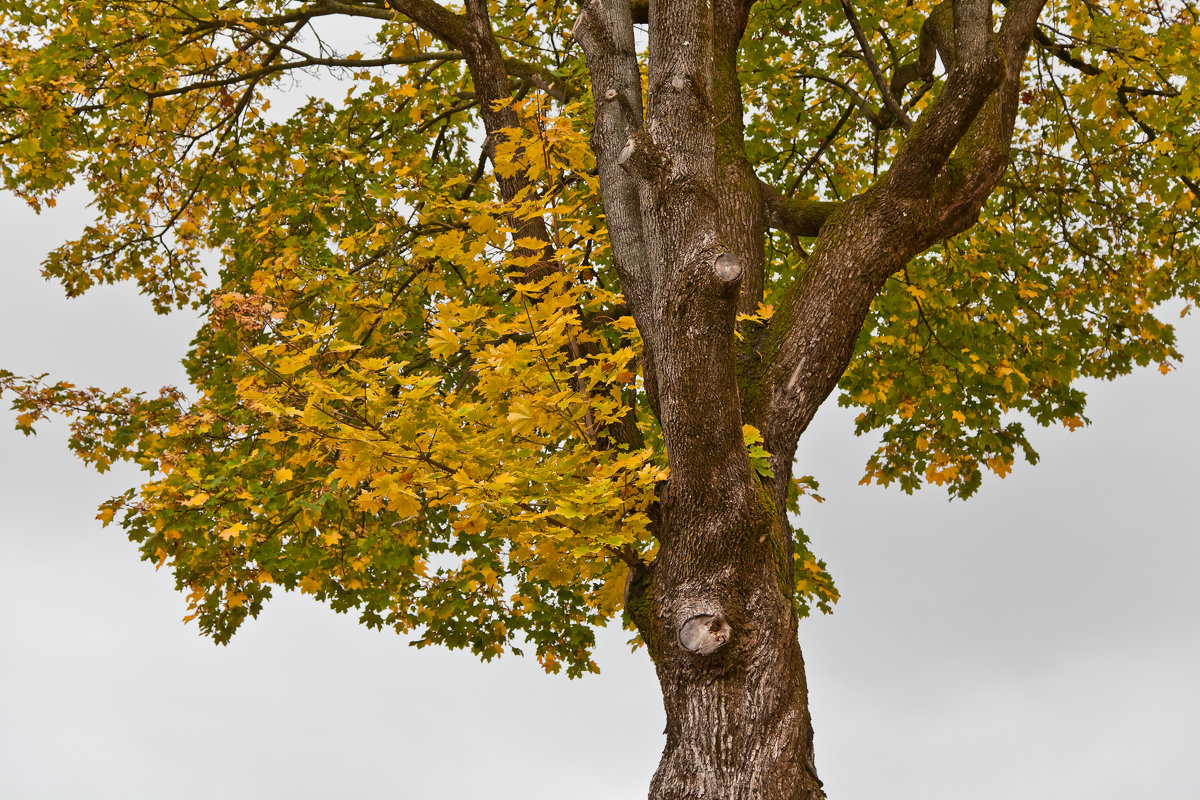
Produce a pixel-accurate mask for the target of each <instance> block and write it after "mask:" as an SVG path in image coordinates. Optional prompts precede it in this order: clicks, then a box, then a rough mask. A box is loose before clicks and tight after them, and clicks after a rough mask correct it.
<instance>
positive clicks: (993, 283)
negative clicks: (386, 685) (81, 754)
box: [0, 0, 1200, 798]
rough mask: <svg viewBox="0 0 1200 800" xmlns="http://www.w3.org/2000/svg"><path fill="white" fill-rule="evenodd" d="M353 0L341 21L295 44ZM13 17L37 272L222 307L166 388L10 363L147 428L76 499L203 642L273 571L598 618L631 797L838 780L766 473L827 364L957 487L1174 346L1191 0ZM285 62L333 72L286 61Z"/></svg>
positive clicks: (391, 601) (404, 594)
mask: <svg viewBox="0 0 1200 800" xmlns="http://www.w3.org/2000/svg"><path fill="white" fill-rule="evenodd" d="M1039 17H1042V21H1041V22H1038V20H1039ZM350 18H353V19H354V20H358V21H361V22H362V23H363V25H366V24H368V23H369V25H370V27H369V29H368V28H365V27H364V28H360V29H358V30H362V31H363V38H362V41H363V43H364V47H366V46H367V44H366V43H367V42H370V51H369V52H361V51H355V52H351V53H344V52H339V51H336V50H335V49H333V48H331V47H329V46H328V45H327V44H326V42H325V38H323V37H324V36H326V35H327V33H328V31H329V30H330V26H336V25H337V24H339V23H340V22H341V21H344V20H346V19H350ZM0 20H2V30H3V32H4V33H3V37H2V38H0V63H2V64H3V67H0V69H2V70H3V86H4V88H3V94H2V95H0V108H3V109H4V111H5V114H4V115H3V121H2V122H0V126H2V127H0V147H2V148H3V162H2V163H0V169H2V170H3V172H2V173H0V174H3V178H4V184H5V187H6V188H7V189H9V190H11V191H13V192H15V193H17V194H18V195H19V196H21V197H23V198H24V199H26V200H27V201H29V202H30V203H31V204H34V205H35V207H36V206H37V205H38V204H40V203H49V204H52V203H53V201H54V196H55V194H56V193H57V192H59V191H60V190H61V189H62V188H64V187H65V186H66V185H68V184H70V183H72V182H73V181H75V180H77V179H82V180H83V181H85V182H86V184H87V187H88V189H89V190H90V192H91V193H92V194H93V196H94V198H95V208H96V211H97V219H96V222H95V223H94V224H93V225H91V226H89V227H88V228H87V229H86V230H85V231H84V233H83V235H82V236H80V237H79V238H78V239H75V240H73V241H70V242H68V243H66V244H64V245H63V246H62V247H61V248H60V249H58V250H56V251H55V252H53V253H51V255H50V256H49V257H48V258H47V260H46V263H45V271H46V273H47V274H48V275H50V276H52V277H55V278H57V279H59V280H60V281H62V283H63V284H64V286H65V287H66V288H67V290H68V292H69V293H72V294H77V293H80V292H83V291H86V290H87V289H88V288H89V287H90V286H92V285H95V284H96V283H99V282H110V281H118V280H133V281H136V282H137V283H138V284H139V285H140V286H141V287H142V289H143V291H144V293H145V294H147V296H148V297H149V298H150V300H151V302H152V303H154V304H155V307H156V308H158V309H160V310H163V311H166V310H169V309H171V308H174V307H185V306H193V307H197V308H201V309H203V310H204V311H205V313H206V324H205V325H204V327H202V328H201V330H200V331H199V332H198V334H197V337H196V339H195V340H194V343H193V347H192V350H191V351H190V352H189V353H188V355H187V357H186V361H185V363H186V364H187V367H188V371H189V375H190V377H191V381H192V387H191V388H190V389H187V390H181V389H176V388H167V389H164V390H163V391H162V392H161V393H160V396H158V397H145V396H140V395H136V394H134V393H132V392H129V391H126V390H121V391H116V392H104V391H101V390H97V389H82V388H79V387H76V386H74V385H72V384H70V383H68V382H65V381H60V382H56V383H50V382H46V381H44V380H43V378H40V377H34V378H20V377H17V376H15V375H12V374H11V373H0V390H2V391H5V392H8V393H10V394H11V396H12V398H13V403H14V406H15V407H16V408H17V409H18V411H19V412H20V414H21V415H20V416H19V417H18V426H19V427H20V428H21V429H23V430H25V431H27V432H31V431H32V430H33V426H34V425H35V424H36V423H37V421H38V420H39V419H41V418H42V417H44V416H46V415H47V414H50V413H53V412H59V413H64V414H67V415H69V416H71V417H72V418H73V421H72V427H73V436H72V441H71V446H72V448H73V449H74V450H75V451H76V452H77V453H78V454H79V455H80V456H81V457H82V458H83V459H84V460H85V461H87V462H88V463H91V464H93V465H95V466H96V467H97V468H99V469H101V470H103V469H105V468H106V467H107V466H108V465H109V464H111V463H112V462H113V461H114V460H118V459H129V460H133V461H135V462H137V463H138V464H140V465H141V466H143V467H144V468H145V469H146V470H147V472H148V473H149V474H150V477H149V480H148V482H147V483H145V484H143V485H142V486H141V487H138V488H137V489H132V490H130V491H128V492H127V493H125V494H124V495H122V496H119V497H116V498H113V499H112V500H111V501H109V502H108V503H106V504H105V505H104V506H103V507H102V509H101V511H100V515H99V517H100V519H101V520H102V521H103V522H104V523H105V524H108V523H109V522H111V521H113V520H115V519H118V518H119V520H120V524H121V525H122V526H123V527H124V528H125V530H126V532H127V533H128V535H129V536H130V537H131V538H132V539H133V540H134V541H136V542H138V543H139V544H140V546H141V549H142V553H143V556H144V557H145V558H147V559H149V560H152V561H154V562H155V563H156V564H158V565H159V566H162V565H166V564H169V565H170V567H171V569H172V570H173V571H174V574H175V576H176V580H177V583H178V585H179V587H180V588H181V589H183V590H184V591H186V592H188V597H189V601H190V603H191V605H192V609H193V612H194V614H193V616H194V617H195V618H196V619H197V620H198V621H199V625H200V627H201V629H202V630H203V631H205V632H206V633H208V634H210V635H212V636H213V637H214V639H216V640H217V641H218V642H224V641H227V640H228V638H229V637H230V636H231V635H232V633H233V632H234V630H235V629H236V628H237V626H238V625H239V624H240V623H241V622H242V621H244V619H245V618H246V617H247V616H254V615H256V614H257V613H258V612H259V610H260V609H261V608H262V606H263V603H264V602H265V600H266V599H267V598H269V597H270V595H271V592H272V590H273V587H282V588H283V589H285V590H292V589H298V590H300V591H302V592H307V593H311V594H313V595H315V596H316V597H317V598H318V599H321V600H324V601H326V602H328V603H329V604H330V605H331V606H332V607H333V608H334V609H335V610H338V611H347V610H349V609H355V610H356V612H357V613H358V614H359V615H360V618H361V620H362V621H363V622H364V623H365V624H367V625H369V626H372V627H382V626H389V627H392V628H395V629H396V630H398V631H401V632H406V633H409V634H410V635H411V636H413V640H414V643H416V644H417V645H419V646H423V645H428V644H444V645H447V646H450V647H469V648H470V649H471V650H473V651H474V652H475V653H477V654H479V655H480V656H481V657H482V658H485V659H490V658H492V657H494V656H496V655H499V654H501V653H503V652H506V651H512V652H516V653H520V652H522V650H524V649H529V650H531V651H532V652H533V653H534V654H535V655H536V657H537V658H538V659H539V661H540V662H541V663H542V664H543V665H544V666H545V668H546V669H547V670H549V671H558V670H560V669H565V670H566V671H567V672H568V674H571V675H577V674H581V673H583V672H585V671H589V670H595V668H596V667H595V664H594V663H593V662H592V660H591V658H590V655H589V650H590V646H591V644H592V642H593V637H592V627H593V626H595V625H597V624H601V623H603V622H605V621H607V620H609V619H611V618H613V617H615V616H617V615H624V618H625V619H626V621H627V622H628V624H629V625H631V626H632V627H633V628H634V629H636V632H637V635H638V638H639V639H640V641H641V642H642V643H644V645H645V647H646V650H647V651H648V653H649V656H650V658H651V659H652V661H653V662H654V665H655V668H656V670H657V673H658V676H659V680H660V684H661V686H662V689H663V697H664V705H665V708H666V713H667V746H666V750H665V752H664V754H663V759H662V762H661V764H660V767H659V770H658V773H657V774H656V776H655V778H654V782H653V784H652V787H651V796H652V797H655V798H660V797H662V798H665V797H681V796H699V795H700V794H705V795H717V796H729V797H754V796H771V797H797V798H800V797H803V798H811V797H821V796H823V793H822V791H821V788H820V781H819V780H818V779H817V775H816V770H815V766H814V764H813V760H812V730H811V724H810V722H809V718H808V705H807V689H806V686H805V681H804V674H803V661H802V658H801V653H800V649H799V646H798V643H797V638H796V631H797V626H798V624H799V620H800V619H802V618H803V617H804V616H806V615H807V614H808V613H809V612H810V611H811V610H812V609H814V608H816V609H820V610H823V611H828V610H829V608H830V606H831V605H832V603H834V602H835V601H836V600H837V592H836V589H835V588H834V585H833V582H832V580H831V579H830V577H829V575H828V573H827V571H826V569H825V565H824V563H823V562H821V561H820V560H819V559H818V558H817V557H816V556H815V555H814V554H813V553H812V552H810V550H809V548H808V540H807V538H806V537H805V536H804V534H803V532H802V531H801V530H800V529H799V528H795V527H793V522H792V519H791V518H790V517H789V516H788V512H789V511H790V512H796V511H797V510H798V509H799V507H800V504H801V503H802V502H804V498H805V497H809V498H812V496H813V490H814V489H815V488H816V487H815V484H814V482H813V481H811V479H807V478H799V479H796V478H793V476H792V467H791V465H792V461H793V457H794V454H795V452H796V447H797V443H798V441H799V440H800V437H801V435H802V434H803V432H804V430H805V428H806V427H807V425H808V424H809V422H810V421H811V419H812V417H813V415H814V414H815V413H816V410H817V408H818V407H819V406H820V405H821V404H822V403H823V402H824V401H825V399H826V398H827V397H828V396H829V395H830V394H831V393H833V391H834V390H835V388H837V387H838V386H840V387H841V390H842V394H841V397H840V401H841V402H844V403H847V404H853V405H857V406H860V407H861V408H862V412H861V413H860V414H859V416H858V422H857V425H858V431H859V432H860V433H866V432H869V431H880V446H879V448H878V450H877V451H876V453H875V455H874V456H873V457H872V458H871V459H870V460H869V462H868V464H867V475H866V478H865V479H866V480H875V481H878V482H881V483H885V484H886V483H893V482H896V483H898V484H899V485H900V486H901V487H902V488H904V489H905V490H906V491H912V490H914V489H915V488H916V487H917V486H919V485H920V484H921V483H923V482H928V483H934V484H938V485H942V486H945V487H946V488H947V489H948V490H949V491H950V492H951V493H952V494H953V495H955V496H959V497H966V496H968V495H970V494H971V493H972V492H973V491H974V490H975V489H976V488H977V487H978V486H979V485H980V482H981V480H982V475H983V471H984V470H985V469H987V470H990V471H992V472H994V473H997V474H999V475H1001V476H1003V475H1005V474H1006V473H1007V472H1009V471H1010V470H1011V469H1012V467H1013V463H1014V461H1015V459H1016V457H1017V455H1024V457H1025V458H1026V459H1027V460H1030V461H1033V460H1036V453H1035V452H1034V450H1033V448H1032V446H1031V444H1030V442H1029V440H1028V438H1027V436H1026V431H1025V428H1024V426H1023V425H1022V421H1028V420H1029V419H1032V420H1034V421H1036V422H1038V423H1040V424H1043V425H1046V424H1052V423H1062V424H1065V425H1067V426H1068V427H1072V428H1073V427H1077V426H1080V425H1082V424H1084V423H1085V422H1086V419H1085V417H1084V416H1083V411H1084V396H1083V393H1082V392H1081V391H1080V390H1079V388H1078V386H1077V381H1078V379H1080V378H1082V377H1105V378H1108V377H1114V376H1116V375H1119V374H1122V373H1125V372H1128V371H1129V370H1130V369H1131V368H1132V366H1133V365H1134V364H1143V365H1144V364H1148V363H1158V364H1159V365H1160V369H1162V370H1164V371H1167V370H1169V369H1170V368H1171V359H1177V358H1179V354H1178V353H1177V352H1176V349H1175V347H1174V337H1173V331H1172V328H1171V327H1170V325H1169V324H1167V323H1165V322H1163V321H1161V320H1159V319H1158V318H1157V317H1155V316H1154V314H1153V310H1154V308H1155V306H1157V305H1159V304H1161V303H1162V302H1163V301H1165V300H1167V299H1171V298H1176V297H1178V298H1183V299H1184V300H1185V301H1187V302H1191V301H1193V300H1194V299H1195V297H1196V289H1197V278H1198V274H1200V273H1198V270H1197V262H1196V255H1195V252H1196V250H1195V248H1196V245H1197V244H1198V242H1197V239H1198V235H1197V233H1198V231H1197V221H1196V218H1195V215H1194V214H1193V213H1191V209H1192V204H1193V203H1194V202H1195V197H1196V192H1197V182H1200V164H1198V161H1197V158H1196V135H1197V125H1196V123H1195V114H1194V113H1189V112H1191V111H1192V110H1193V109H1194V107H1195V103H1194V99H1193V97H1194V91H1195V90H1194V88H1193V87H1194V86H1195V85H1197V78H1198V77H1200V76H1197V74H1196V72H1197V68H1196V64H1197V63H1200V61H1198V59H1197V56H1198V55H1200V25H1198V23H1197V19H1196V16H1195V11H1194V9H1193V8H1192V7H1191V6H1189V5H1187V4H1178V5H1171V6H1168V7H1162V6H1159V5H1157V4H1153V5H1147V6H1146V7H1145V8H1142V7H1141V6H1139V5H1137V4H1135V3H1116V2H1114V3H1110V4H1106V5H1101V4H1095V3H1084V4H1081V5H1078V6H1069V7H1066V8H1055V9H1051V10H1050V11H1049V12H1043V8H1042V3H1041V2H1040V0H1010V2H1009V3H1008V4H1007V5H1006V6H1005V7H1004V8H1003V9H1002V10H997V11H996V12H995V14H993V10H992V8H991V6H990V4H987V3H979V2H976V0H963V2H958V3H942V4H940V5H936V6H931V5H929V4H923V3H915V4H912V5H910V6H904V7H900V6H899V4H887V3H875V4H871V5H861V6H858V7H855V6H853V5H851V4H850V3H848V2H845V3H841V4H840V5H834V4H819V5H815V6H810V5H803V4H795V3H767V2H764V3H760V4H756V5H752V4H749V3H738V2H729V1H728V0H717V2H715V3H713V4H703V3H696V2H687V1H685V0H663V2H661V3H655V4H654V5H653V6H652V7H646V6H644V5H640V4H638V3H633V4H627V3H623V2H617V0H593V1H592V2H588V3H585V4H583V6H582V7H581V8H574V7H566V6H563V5H561V4H555V3H549V2H547V3H537V4H533V5H531V6H529V7H524V6H516V5H511V4H503V5H501V4H496V5H492V6H490V7H489V6H488V5H486V4H483V3H480V2H478V0H467V2H466V4H465V7H463V8H462V9H450V8H445V7H442V6H439V5H437V4H435V3H433V2H430V1H429V0H390V2H389V3H388V4H386V5H383V4H372V3H345V2H340V1H338V0H318V2H315V3H312V4H294V3H258V4H238V5H237V6H232V5H228V6H222V5H220V4H216V3H211V2H209V3H204V2H201V3H191V4H171V3H149V4H117V5H114V4H112V3H107V4H99V3H91V2H84V3H72V4H62V3H55V2H47V3H43V4H24V3H22V4H3V5H0ZM643 25H644V26H645V27H644V28H643V27H642V26H643ZM642 30H644V31H645V35H644V36H643V35H640V34H639V33H638V31H642ZM939 63H940V64H941V68H940V69H939V68H938V64H939ZM314 71H329V72H332V73H334V74H336V75H338V76H339V77H340V78H341V79H342V80H343V81H344V82H345V83H346V87H345V89H346V92H345V96H344V98H342V99H340V100H339V101H338V102H336V103H335V102H332V101H330V100H326V99H320V98H317V97H309V98H304V99H303V100H301V101H299V102H298V103H296V102H295V101H294V100H293V97H294V94H295V93H289V92H287V91H283V90H284V89H285V88H286V86H287V81H288V79H289V78H290V77H295V76H296V75H298V74H308V73H311V72H314ZM271 102H275V103H276V105H281V104H284V103H291V104H292V105H293V106H294V107H293V108H292V109H291V110H290V111H289V112H287V113H280V112H278V111H277V110H274V109H271ZM589 135H590V140H589V139H588V136H589ZM489 165H490V168H489ZM208 252H215V253H217V254H218V257H219V261H220V265H219V274H218V275H217V276H216V277H215V278H214V279H213V282H212V283H207V282H206V276H205V271H204V270H203V269H202V266H201V259H202V258H203V257H204V255H205V254H206V253H208ZM785 754H786V755H785Z"/></svg>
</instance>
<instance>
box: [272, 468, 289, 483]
mask: <svg viewBox="0 0 1200 800" xmlns="http://www.w3.org/2000/svg"><path fill="white" fill-rule="evenodd" d="M291 479H292V471H291V470H290V469H288V468H287V467H280V468H279V469H277V470H275V480H277V481H279V482H280V483H284V482H285V481H290V480H291Z"/></svg>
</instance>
